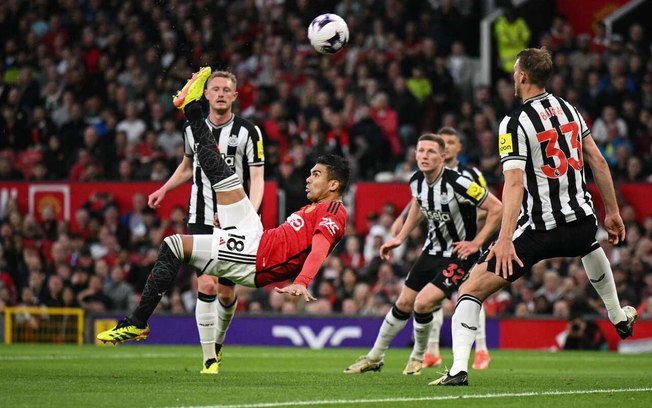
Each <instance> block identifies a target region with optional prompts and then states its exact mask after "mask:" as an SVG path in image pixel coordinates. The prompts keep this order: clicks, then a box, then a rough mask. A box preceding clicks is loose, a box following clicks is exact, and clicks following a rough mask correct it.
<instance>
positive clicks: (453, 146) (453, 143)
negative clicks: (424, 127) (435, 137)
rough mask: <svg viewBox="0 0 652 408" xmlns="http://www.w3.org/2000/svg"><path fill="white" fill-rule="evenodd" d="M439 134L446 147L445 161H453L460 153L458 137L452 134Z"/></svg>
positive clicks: (460, 146)
mask: <svg viewBox="0 0 652 408" xmlns="http://www.w3.org/2000/svg"><path fill="white" fill-rule="evenodd" d="M439 136H441V138H442V139H444V143H446V149H445V150H444V159H445V160H446V163H447V164H448V163H453V162H454V161H455V160H457V155H458V154H460V151H461V150H462V144H461V143H460V139H459V138H458V137H457V136H454V135H439Z"/></svg>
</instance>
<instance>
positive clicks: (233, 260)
mask: <svg viewBox="0 0 652 408" xmlns="http://www.w3.org/2000/svg"><path fill="white" fill-rule="evenodd" d="M262 235H263V229H262V228H254V229H238V228H231V229H228V230H223V229H219V228H215V229H214V230H213V235H193V237H192V239H193V245H192V255H191V257H190V265H192V266H194V267H195V268H199V269H200V270H201V271H202V273H204V274H207V275H211V276H217V277H219V278H227V279H229V280H230V281H232V282H233V283H236V284H239V285H243V286H248V287H252V288H255V287H256V284H255V276H256V253H257V252H258V245H259V244H260V238H261V237H262Z"/></svg>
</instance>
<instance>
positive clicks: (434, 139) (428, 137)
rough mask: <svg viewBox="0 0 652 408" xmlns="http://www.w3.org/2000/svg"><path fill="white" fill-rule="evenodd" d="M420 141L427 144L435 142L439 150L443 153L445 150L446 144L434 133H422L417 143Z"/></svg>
mask: <svg viewBox="0 0 652 408" xmlns="http://www.w3.org/2000/svg"><path fill="white" fill-rule="evenodd" d="M422 140H427V141H429V142H435V143H437V144H438V145H439V150H440V151H442V152H443V151H444V149H446V142H444V139H442V138H441V137H440V136H437V135H436V134H434V133H424V134H422V135H421V136H419V140H418V141H417V143H418V142H420V141H422Z"/></svg>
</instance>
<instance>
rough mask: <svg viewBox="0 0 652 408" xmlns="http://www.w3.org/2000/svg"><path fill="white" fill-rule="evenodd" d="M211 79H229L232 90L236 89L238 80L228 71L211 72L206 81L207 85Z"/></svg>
mask: <svg viewBox="0 0 652 408" xmlns="http://www.w3.org/2000/svg"><path fill="white" fill-rule="evenodd" d="M213 78H226V79H230V80H231V82H233V88H234V90H235V89H237V88H238V79H237V78H236V77H235V75H234V74H233V72H230V71H215V72H213V73H212V74H211V76H209V77H208V80H207V81H206V83H207V84H208V83H210V82H211V81H212V80H213Z"/></svg>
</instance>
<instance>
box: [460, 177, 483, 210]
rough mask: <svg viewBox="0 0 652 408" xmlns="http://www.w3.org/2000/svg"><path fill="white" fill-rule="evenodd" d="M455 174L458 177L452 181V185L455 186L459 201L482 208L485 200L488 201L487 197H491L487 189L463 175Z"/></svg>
mask: <svg viewBox="0 0 652 408" xmlns="http://www.w3.org/2000/svg"><path fill="white" fill-rule="evenodd" d="M455 174H457V177H456V178H455V179H454V180H452V182H451V185H452V186H453V190H455V195H456V196H457V200H458V201H460V202H462V203H467V204H473V205H474V206H476V207H480V206H481V205H482V203H483V202H484V200H486V199H487V195H489V192H488V191H487V189H486V188H485V187H482V186H481V185H480V184H478V183H476V182H475V181H473V180H471V179H469V178H467V177H464V176H463V175H461V174H458V173H455Z"/></svg>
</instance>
